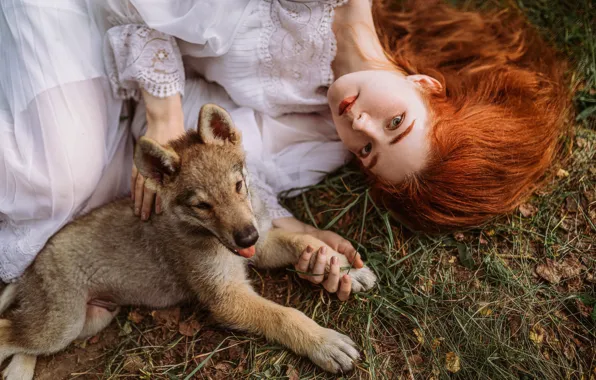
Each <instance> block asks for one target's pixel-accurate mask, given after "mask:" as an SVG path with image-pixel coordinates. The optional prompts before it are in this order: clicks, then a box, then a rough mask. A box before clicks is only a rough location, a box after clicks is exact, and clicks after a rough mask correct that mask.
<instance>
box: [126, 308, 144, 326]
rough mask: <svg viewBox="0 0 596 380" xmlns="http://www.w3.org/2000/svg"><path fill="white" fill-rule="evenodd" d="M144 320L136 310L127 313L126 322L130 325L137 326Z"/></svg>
mask: <svg viewBox="0 0 596 380" xmlns="http://www.w3.org/2000/svg"><path fill="white" fill-rule="evenodd" d="M143 319H145V317H144V316H143V315H142V314H140V313H139V312H138V311H137V310H136V309H135V310H133V311H131V312H130V313H128V320H129V321H131V322H132V323H135V324H137V325H138V324H139V323H141V322H142V321H143Z"/></svg>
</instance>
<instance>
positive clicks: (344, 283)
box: [337, 274, 352, 301]
mask: <svg viewBox="0 0 596 380" xmlns="http://www.w3.org/2000/svg"><path fill="white" fill-rule="evenodd" d="M351 291H352V278H351V277H350V275H348V274H344V275H343V276H342V277H341V280H340V285H339V290H338V292H337V298H339V300H340V301H347V300H348V299H349V298H350V292H351Z"/></svg>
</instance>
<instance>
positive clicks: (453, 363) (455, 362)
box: [445, 352, 461, 373]
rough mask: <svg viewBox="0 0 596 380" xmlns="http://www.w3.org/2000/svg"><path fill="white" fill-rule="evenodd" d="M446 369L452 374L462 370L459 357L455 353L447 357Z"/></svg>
mask: <svg viewBox="0 0 596 380" xmlns="http://www.w3.org/2000/svg"><path fill="white" fill-rule="evenodd" d="M445 368H446V369H447V371H449V372H451V373H456V372H459V370H460V369H461V366H460V363H459V356H457V354H456V353H455V352H448V353H447V354H446V355H445Z"/></svg>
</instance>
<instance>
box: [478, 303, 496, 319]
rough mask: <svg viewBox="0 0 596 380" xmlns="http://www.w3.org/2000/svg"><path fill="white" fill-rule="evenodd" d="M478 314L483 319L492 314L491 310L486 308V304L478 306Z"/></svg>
mask: <svg viewBox="0 0 596 380" xmlns="http://www.w3.org/2000/svg"><path fill="white" fill-rule="evenodd" d="M478 313H480V315H482V316H483V317H489V316H491V315H492V314H493V309H491V308H489V307H488V304H484V305H481V306H480V309H478Z"/></svg>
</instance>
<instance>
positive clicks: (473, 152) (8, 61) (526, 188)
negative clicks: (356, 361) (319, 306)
mask: <svg viewBox="0 0 596 380" xmlns="http://www.w3.org/2000/svg"><path fill="white" fill-rule="evenodd" d="M392 7H393V5H392V4H389V2H388V3H387V4H384V3H377V2H375V3H374V4H371V3H370V2H369V0H349V1H346V0H327V1H307V0H304V1H284V0H220V1H217V2H213V1H195V2H182V1H179V2H172V1H163V2H160V1H157V2H143V1H140V0H131V1H130V2H121V1H103V0H102V1H100V0H97V1H93V0H88V1H87V2H81V1H78V0H70V1H69V0H62V1H53V2H47V1H45V0H44V1H41V0H40V1H22V0H13V1H8V2H6V1H5V2H2V4H1V8H2V14H3V17H2V18H1V19H0V39H1V41H0V42H1V43H0V49H1V50H2V51H1V53H2V54H1V56H0V60H1V61H0V67H2V69H1V70H0V85H1V91H0V133H1V134H2V138H1V139H0V148H1V150H2V156H1V157H2V162H1V164H0V179H1V181H0V183H2V186H0V213H1V214H0V216H1V217H2V224H1V230H0V241H1V243H0V244H1V246H0V276H1V277H2V279H3V280H5V281H9V280H12V279H14V278H15V277H17V276H19V275H20V274H21V273H22V271H23V270H24V269H25V268H26V267H27V265H28V264H29V263H30V262H31V261H32V260H33V258H34V257H35V255H36V253H37V252H38V251H39V250H40V249H41V247H42V246H43V245H44V244H45V242H46V240H47V239H48V238H49V237H50V236H51V235H52V234H53V233H55V232H56V231H57V230H58V229H59V228H60V227H61V226H63V225H64V224H65V223H67V222H68V221H69V220H70V219H72V218H73V217H75V216H77V215H79V214H81V213H83V212H85V211H87V210H89V209H90V208H93V207H97V206H98V205H100V204H102V203H105V202H107V201H110V200H111V199H113V198H115V197H116V196H118V195H121V194H125V193H127V192H128V191H130V190H131V189H130V187H131V186H132V198H133V203H134V208H135V212H136V213H137V214H138V215H139V216H140V218H141V219H142V220H146V219H148V218H149V217H150V213H151V211H152V208H153V207H154V204H155V211H156V212H157V213H159V212H160V204H159V203H160V202H159V199H158V200H157V202H154V200H155V194H153V193H152V192H151V191H150V190H148V189H146V188H145V187H144V179H143V178H142V177H141V176H139V175H137V173H136V170H135V169H134V168H132V181H131V180H130V177H131V165H132V157H131V155H132V137H131V133H130V131H131V127H130V126H129V125H127V124H126V123H120V122H119V115H120V110H121V108H122V105H123V100H124V99H129V98H133V99H136V100H141V102H140V104H139V107H137V109H136V112H135V115H134V119H133V122H132V135H133V136H134V137H135V138H136V137H138V136H139V135H141V134H143V133H145V134H147V135H149V136H150V137H152V138H154V139H155V140H157V141H158V142H161V143H166V142H167V141H168V140H170V139H173V138H176V137H177V136H179V135H180V134H181V133H183V132H184V129H185V128H186V129H188V128H194V127H195V125H196V119H197V115H198V110H199V108H200V106H201V105H202V104H204V103H206V102H213V103H218V104H220V105H222V106H224V107H226V108H227V109H228V110H229V111H230V113H231V115H232V117H233V119H234V121H235V123H236V124H237V126H238V127H239V128H240V129H241V130H242V131H243V139H244V144H245V148H246V150H247V158H248V164H249V170H250V172H251V177H252V182H253V184H254V185H256V187H257V188H258V189H259V192H260V193H261V195H262V196H263V197H264V198H265V199H266V201H267V203H268V204H269V208H270V210H271V215H272V217H273V218H274V220H275V222H274V224H275V226H277V227H279V228H285V229H289V230H294V231H301V232H304V233H310V234H313V235H316V236H317V237H319V238H320V239H321V240H324V241H325V242H327V243H328V244H330V245H331V246H332V247H333V248H335V249H337V250H338V251H340V252H343V253H345V254H347V255H349V256H351V257H354V261H355V265H356V266H361V265H362V262H361V260H360V259H359V258H357V255H356V253H355V250H354V248H353V247H352V246H351V244H350V243H349V242H348V241H346V240H344V239H342V238H341V237H340V236H338V235H336V234H334V233H332V232H329V231H318V230H316V229H315V228H313V227H311V226H307V225H305V224H303V223H301V222H299V221H297V220H296V219H294V218H293V217H292V216H291V214H290V213H288V212H287V211H286V210H284V209H283V208H282V207H280V206H279V204H278V203H277V194H278V193H279V192H281V191H285V190H288V189H291V188H296V187H303V186H307V185H312V184H315V183H316V182H318V181H319V180H320V179H321V178H322V176H323V175H324V174H323V173H324V172H329V171H331V170H334V169H336V168H338V167H339V166H341V165H343V164H344V163H345V162H346V161H347V160H349V159H350V158H351V157H353V156H356V158H357V159H358V160H359V162H360V163H361V165H362V168H363V170H364V171H365V172H366V173H368V174H370V177H371V179H372V181H373V186H374V188H375V190H376V193H375V196H376V197H377V199H378V200H379V201H380V202H381V203H383V204H384V205H385V206H386V207H388V208H389V209H390V210H391V211H393V212H394V213H395V215H396V216H397V217H398V218H399V219H401V220H402V221H403V222H404V223H406V224H407V225H410V226H412V227H413V228H415V229H421V230H430V231H435V230H445V229H452V228H460V227H467V226H473V225H478V224H480V223H482V222H484V221H486V220H487V219H489V218H491V217H493V216H495V215H499V214H502V213H506V212H509V211H511V210H512V209H513V208H514V207H515V206H516V205H517V204H518V203H519V202H520V200H522V199H523V197H525V196H527V195H528V194H529V193H530V192H531V191H532V189H534V187H535V186H536V185H537V184H538V183H539V180H540V178H541V176H543V174H544V172H545V170H546V169H547V167H548V165H549V164H550V163H551V161H552V159H553V156H554V154H555V151H556V148H557V141H558V138H559V136H560V134H561V131H562V130H563V124H564V123H563V122H564V120H565V116H566V114H567V112H568V110H569V95H568V92H567V87H566V84H565V81H564V79H563V69H564V68H563V66H562V64H561V63H560V62H559V61H557V60H556V58H555V55H554V52H553V51H552V50H551V49H550V48H549V47H548V46H547V45H546V44H545V43H544V42H543V41H542V40H541V39H540V38H539V36H538V35H537V34H536V33H535V32H534V31H533V30H532V29H531V28H530V27H528V26H527V25H526V23H525V22H524V21H523V20H522V19H521V18H520V17H518V16H515V15H513V14H511V13H512V12H500V13H491V14H481V13H476V12H462V11H458V10H454V9H452V8H450V7H448V6H446V5H445V4H442V3H435V2H421V1H416V2H412V4H411V5H410V6H408V7H406V10H395V9H393V8H392ZM373 15H374V17H373ZM310 255H312V252H305V253H304V255H303V257H302V259H301V261H300V263H298V264H297V268H298V269H299V270H301V271H308V270H309V268H308V267H307V264H306V263H308V259H309V258H310ZM325 260H326V258H325V255H324V254H319V260H318V261H317V263H316V264H315V266H314V268H310V270H311V271H313V272H314V273H315V274H319V273H322V271H323V270H324V264H325ZM331 264H332V265H331V270H330V274H329V275H328V278H327V279H326V280H325V282H324V284H323V285H324V286H325V288H326V289H327V290H329V291H331V292H338V296H339V298H340V299H346V298H347V297H348V295H349V289H350V278H349V276H344V277H340V276H339V275H338V273H339V268H338V267H337V264H336V263H333V262H332V263H331ZM322 278H323V277H322V276H313V277H308V279H309V280H311V281H313V282H320V281H321V280H322Z"/></svg>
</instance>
